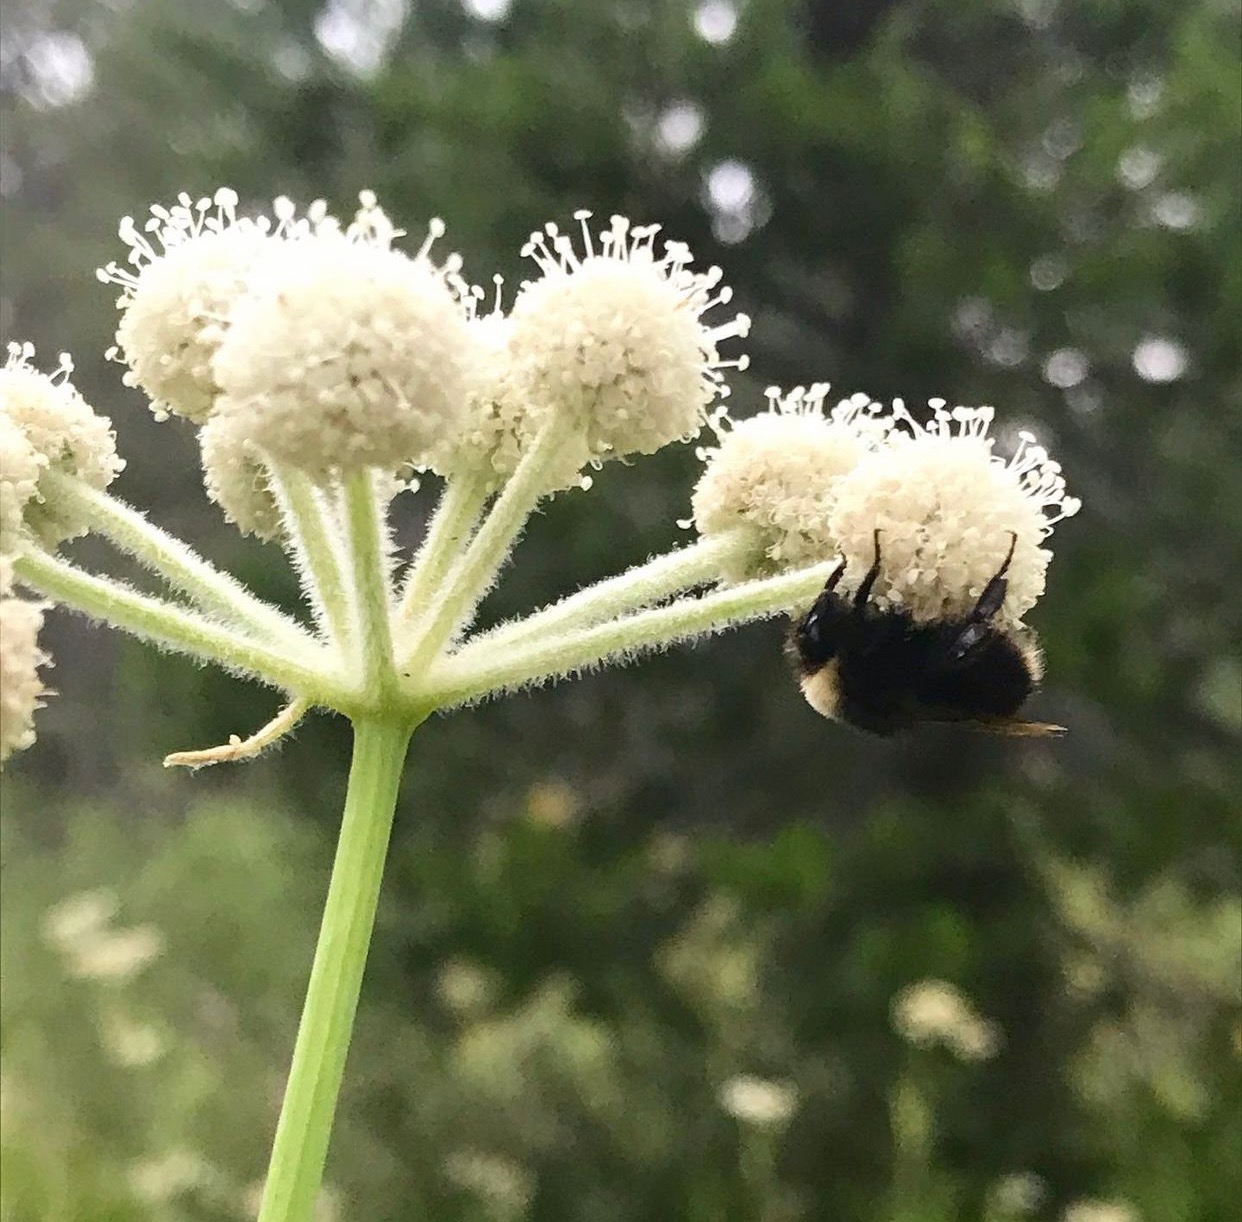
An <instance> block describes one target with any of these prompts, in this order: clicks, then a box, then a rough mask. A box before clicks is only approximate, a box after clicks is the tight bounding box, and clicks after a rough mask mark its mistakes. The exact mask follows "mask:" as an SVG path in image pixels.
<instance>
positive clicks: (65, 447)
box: [0, 344, 125, 547]
mask: <svg viewBox="0 0 1242 1222" xmlns="http://www.w3.org/2000/svg"><path fill="white" fill-rule="evenodd" d="M33 360H34V345H33V344H10V345H9V354H8V359H7V360H6V362H5V365H4V368H3V369H0V416H5V417H7V418H8V420H9V422H10V423H11V424H12V425H14V426H15V427H16V428H17V429H18V430H20V432H21V433H22V434H23V436H24V437H25V438H26V442H27V444H28V445H29V446H30V448H31V450H33V451H34V454H35V456H36V461H37V462H38V464H39V466H40V475H42V472H44V471H48V470H52V471H57V472H60V473H61V474H64V475H72V476H76V477H77V478H78V479H80V480H82V481H83V482H84V483H86V484H89V485H90V486H91V487H92V488H97V489H98V488H106V487H107V486H108V485H109V484H110V483H111V482H112V481H113V480H114V479H115V478H116V476H117V474H118V472H119V471H120V470H121V468H122V467H123V466H124V465H125V464H124V463H123V462H122V461H121V460H120V459H119V458H118V457H117V453H116V438H115V436H114V435H113V432H112V424H111V421H109V420H108V419H107V418H106V417H104V416H100V415H98V414H97V413H96V412H95V411H94V409H93V408H92V407H91V406H90V405H89V404H88V403H87V402H86V400H85V399H83V398H82V396H81V395H80V394H78V392H77V390H76V388H75V387H74V385H73V383H72V382H70V381H69V375H70V373H72V372H73V362H72V361H71V360H70V359H69V356H68V354H67V353H61V355H60V359H59V362H58V364H57V366H56V369H55V370H54V371H53V372H52V373H51V374H45V373H40V372H39V371H38V370H37V369H35V368H34V366H33V365H32V363H31V362H32V361H33ZM6 483H7V479H6ZM20 495H21V494H20V491H19V486H18V485H17V484H16V483H15V484H13V485H10V486H9V491H7V492H6V493H5V499H6V501H7V500H10V499H11V500H13V501H16V499H17V498H18V497H19V496H20ZM6 512H7V510H6ZM24 518H25V524H26V526H27V527H28V528H29V529H30V530H31V531H33V532H34V534H35V535H36V536H38V538H39V539H40V540H41V541H42V542H44V543H46V544H47V545H48V546H49V547H55V546H56V545H57V544H58V543H61V542H62V541H63V540H65V539H72V538H75V537H76V536H78V535H81V534H85V533H86V531H87V530H88V529H89V526H90V523H89V522H86V521H84V520H82V519H81V518H80V517H79V516H78V515H77V514H73V513H66V512H65V511H64V510H63V508H61V507H60V506H58V505H57V503H56V502H55V501H54V500H44V499H43V498H42V497H40V496H38V495H36V496H34V497H30V498H28V499H27V500H26V502H25V512H24Z"/></svg>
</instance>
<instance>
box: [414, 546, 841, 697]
mask: <svg viewBox="0 0 1242 1222" xmlns="http://www.w3.org/2000/svg"><path fill="white" fill-rule="evenodd" d="M839 563H840V562H839V561H836V560H833V561H829V562H827V563H824V564H817V565H814V566H812V567H810V568H805V569H798V570H796V571H795V572H792V573H784V574H782V575H781V576H779V577H767V578H764V579H762V580H759V581H747V582H744V583H743V584H741V585H737V586H732V587H730V588H729V589H726V590H717V591H714V592H713V593H710V594H704V595H703V596H702V597H701V598H681V599H678V600H677V601H676V602H673V603H670V604H668V606H665V607H656V608H653V609H652V610H649V611H638V612H636V613H635V614H633V615H626V616H623V617H622V618H620V619H616V620H612V621H611V622H609V623H606V624H597V625H596V626H594V627H592V628H584V629H581V630H579V631H577V632H570V633H567V634H566V635H564V636H555V637H552V638H550V639H549V638H543V637H541V638H540V639H539V640H537V641H534V642H531V643H529V644H526V645H522V644H519V645H518V646H516V648H512V649H509V648H491V647H489V645H488V644H487V642H486V638H483V639H482V640H480V641H479V642H478V643H477V644H471V645H467V646H466V647H465V648H464V649H463V650H461V652H460V653H457V654H454V655H453V656H452V657H449V658H446V659H444V660H443V661H441V662H440V663H438V664H437V665H436V666H434V667H433V668H432V670H431V672H430V674H429V675H428V676H427V680H426V683H425V686H423V687H421V688H420V690H419V692H418V695H419V698H420V699H421V700H423V701H425V703H426V704H427V705H428V706H429V707H435V708H444V707H447V706H450V705H455V704H464V703H466V702H468V701H470V700H477V699H478V698H479V697H480V696H485V695H487V694H488V693H491V692H495V691H500V690H502V689H507V688H515V687H523V686H525V685H527V684H530V683H541V682H543V681H544V680H546V679H557V678H562V677H563V676H565V675H568V674H572V673H573V672H574V671H578V670H582V669H583V668H584V667H587V666H594V665H597V664H598V663H600V662H604V661H608V660H622V659H628V658H631V657H633V656H635V655H637V654H639V653H645V652H649V651H650V650H653V649H663V648H664V647H666V646H668V645H671V644H673V643H674V642H675V641H680V640H685V639H686V638H689V637H696V636H705V635H708V634H710V633H713V632H719V631H721V630H722V629H725V628H731V627H733V626H735V625H737V624H743V623H746V622H747V621H749V620H756V619H764V618H766V617H768V616H772V615H778V614H780V613H781V612H783V611H787V610H789V609H790V608H792V607H795V606H797V605H798V604H799V603H804V602H809V601H810V600H811V599H813V598H814V597H815V595H816V594H818V593H819V591H820V590H821V589H822V588H823V585H824V582H825V581H826V580H827V579H828V575H829V574H830V573H832V572H833V570H834V569H836V568H837V566H838V564H839Z"/></svg>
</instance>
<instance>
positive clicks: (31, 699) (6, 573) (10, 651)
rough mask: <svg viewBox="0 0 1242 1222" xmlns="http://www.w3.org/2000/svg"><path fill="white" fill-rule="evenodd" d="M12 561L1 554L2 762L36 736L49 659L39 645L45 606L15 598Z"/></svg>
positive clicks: (22, 748) (0, 738)
mask: <svg viewBox="0 0 1242 1222" xmlns="http://www.w3.org/2000/svg"><path fill="white" fill-rule="evenodd" d="M12 584H13V574H12V569H11V566H10V562H9V561H8V559H7V558H5V557H3V556H0V765H2V764H3V763H4V762H5V761H6V760H7V759H8V758H9V756H10V755H12V754H13V752H14V751H23V750H25V749H26V748H27V747H29V746H30V745H31V744H32V743H33V742H34V740H35V732H34V714H35V710H36V709H37V708H39V707H41V705H42V696H43V693H44V687H43V680H42V679H41V678H40V677H39V667H40V666H44V665H46V664H47V662H48V657H47V655H46V654H45V653H44V652H43V651H42V650H41V649H40V648H39V629H40V628H41V627H42V626H43V607H42V605H41V604H39V603H33V602H28V601H27V600H26V599H24V598H13V597H11V596H10V590H11V589H12Z"/></svg>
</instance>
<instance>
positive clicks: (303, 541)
mask: <svg viewBox="0 0 1242 1222" xmlns="http://www.w3.org/2000/svg"><path fill="white" fill-rule="evenodd" d="M269 476H270V478H271V486H272V490H273V492H274V494H275V496H276V500H277V503H278V504H279V505H280V507H281V511H282V517H283V518H284V520H285V535H286V539H287V546H288V548H289V550H290V551H291V553H292V556H293V560H294V563H295V565H296V567H297V570H298V576H299V577H300V578H301V579H302V592H303V594H305V596H306V599H307V601H308V602H309V603H310V605H311V610H312V611H313V612H314V614H315V619H316V620H317V621H318V623H319V624H320V626H321V627H322V628H323V629H324V630H325V631H326V633H327V634H328V636H329V637H330V638H331V639H332V641H333V642H334V643H335V644H336V646H337V648H338V649H340V650H341V651H342V652H345V651H346V650H348V649H349V648H350V645H351V643H352V641H353V635H354V623H353V617H352V608H351V606H350V599H349V586H348V583H347V582H346V580H345V562H344V559H343V557H342V555H341V551H342V548H343V541H342V539H341V537H340V530H339V527H338V525H337V523H336V521H335V520H334V516H333V513H332V503H331V500H330V499H329V498H328V496H326V495H324V494H321V493H320V492H319V490H318V489H317V488H316V487H315V486H314V484H312V483H311V481H310V479H309V478H308V477H307V476H306V475H305V473H304V472H301V471H293V470H289V469H285V468H272V469H270V470H269Z"/></svg>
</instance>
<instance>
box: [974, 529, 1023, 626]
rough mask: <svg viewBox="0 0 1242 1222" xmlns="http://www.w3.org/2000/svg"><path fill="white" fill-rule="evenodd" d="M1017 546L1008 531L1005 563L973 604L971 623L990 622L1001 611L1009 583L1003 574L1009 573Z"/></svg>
mask: <svg viewBox="0 0 1242 1222" xmlns="http://www.w3.org/2000/svg"><path fill="white" fill-rule="evenodd" d="M1017 546H1018V536H1017V535H1016V534H1014V532H1013V531H1010V532H1009V551H1008V553H1007V554H1006V556H1005V562H1004V563H1003V564H1002V565H1001V566H1000V568H999V569H997V570H996V576H995V577H993V578H992V580H991V581H989V582H988V584H987V585H986V586H984V587H983V593H982V594H980V595H979V601H978V602H977V603H975V609H974V610H973V611H972V612H971V613H970V618H971V620H972V621H974V622H979V621H982V620H990V619H991V618H992V617H993V616H994V615H995V614H996V613H997V612H998V611H999V610H1000V609H1001V604H1002V603H1003V602H1004V601H1005V595H1006V593H1007V592H1008V590H1009V582H1008V580H1006V577H1005V574H1006V573H1008V572H1009V566H1010V565H1011V564H1012V563H1013V553H1014V549H1015V548H1016V547H1017Z"/></svg>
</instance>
